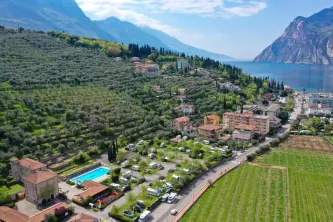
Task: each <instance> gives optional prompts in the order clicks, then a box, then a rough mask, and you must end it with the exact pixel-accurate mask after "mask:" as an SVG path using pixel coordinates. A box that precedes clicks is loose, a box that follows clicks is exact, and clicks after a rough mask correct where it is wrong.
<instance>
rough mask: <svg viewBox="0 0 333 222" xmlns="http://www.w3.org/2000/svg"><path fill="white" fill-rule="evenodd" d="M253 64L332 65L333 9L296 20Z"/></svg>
mask: <svg viewBox="0 0 333 222" xmlns="http://www.w3.org/2000/svg"><path fill="white" fill-rule="evenodd" d="M254 61H256V62H281V63H301V64H333V7H332V8H328V9H324V10H322V11H320V12H318V13H316V14H314V15H312V16H310V17H308V18H305V17H297V18H296V19H295V20H294V21H293V22H291V24H290V25H289V26H288V28H287V29H286V30H285V31H284V33H283V34H282V36H281V37H280V38H278V39H277V40H276V41H275V42H274V43H273V44H272V45H270V46H268V47H267V48H266V49H265V50H264V51H263V52H262V53H261V54H260V55H258V56H257V57H256V58H255V59H254Z"/></svg>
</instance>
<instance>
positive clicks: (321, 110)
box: [307, 104, 332, 115]
mask: <svg viewBox="0 0 333 222" xmlns="http://www.w3.org/2000/svg"><path fill="white" fill-rule="evenodd" d="M307 114H313V115H317V114H325V115H330V114H332V108H331V107H330V106H329V105H328V104H311V105H309V109H308V110H307Z"/></svg>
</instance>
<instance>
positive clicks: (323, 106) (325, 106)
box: [309, 104, 330, 109]
mask: <svg viewBox="0 0 333 222" xmlns="http://www.w3.org/2000/svg"><path fill="white" fill-rule="evenodd" d="M309 107H310V108H312V109H330V106H329V105H328V104H311V105H309Z"/></svg>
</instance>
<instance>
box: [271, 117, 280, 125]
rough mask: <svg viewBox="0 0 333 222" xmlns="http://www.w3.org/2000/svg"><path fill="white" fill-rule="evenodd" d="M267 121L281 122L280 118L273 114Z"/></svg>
mask: <svg viewBox="0 0 333 222" xmlns="http://www.w3.org/2000/svg"><path fill="white" fill-rule="evenodd" d="M269 121H270V122H272V123H275V124H278V123H281V119H279V118H277V117H275V116H273V118H270V120H269Z"/></svg>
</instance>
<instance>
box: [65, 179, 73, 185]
mask: <svg viewBox="0 0 333 222" xmlns="http://www.w3.org/2000/svg"><path fill="white" fill-rule="evenodd" d="M66 183H67V184H68V185H71V186H73V185H75V183H74V182H73V181H70V180H66Z"/></svg>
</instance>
